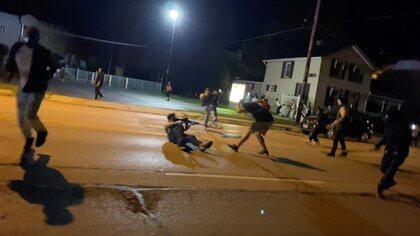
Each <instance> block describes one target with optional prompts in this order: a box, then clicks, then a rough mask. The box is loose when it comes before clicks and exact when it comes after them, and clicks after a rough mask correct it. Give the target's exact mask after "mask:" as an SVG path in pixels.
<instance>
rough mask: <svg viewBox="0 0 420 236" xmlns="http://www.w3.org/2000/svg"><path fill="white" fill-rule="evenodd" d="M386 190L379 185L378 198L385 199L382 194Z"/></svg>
mask: <svg viewBox="0 0 420 236" xmlns="http://www.w3.org/2000/svg"><path fill="white" fill-rule="evenodd" d="M384 190H385V189H384V188H383V187H382V185H380V184H378V188H377V191H378V197H379V198H381V199H383V198H384V195H383V194H382V192H383V191H384Z"/></svg>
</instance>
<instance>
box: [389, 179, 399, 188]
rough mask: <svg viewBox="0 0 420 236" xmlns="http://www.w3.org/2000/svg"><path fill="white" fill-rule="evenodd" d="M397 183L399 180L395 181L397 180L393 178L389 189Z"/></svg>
mask: <svg viewBox="0 0 420 236" xmlns="http://www.w3.org/2000/svg"><path fill="white" fill-rule="evenodd" d="M395 185H397V182H395V180H392V182H391V183H390V184H389V187H388V189H390V188H391V187H393V186H395Z"/></svg>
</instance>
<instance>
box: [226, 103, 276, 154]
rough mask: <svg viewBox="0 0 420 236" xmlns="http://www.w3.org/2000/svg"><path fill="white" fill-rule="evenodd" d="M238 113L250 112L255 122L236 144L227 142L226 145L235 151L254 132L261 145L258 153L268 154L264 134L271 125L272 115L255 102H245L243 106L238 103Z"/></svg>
mask: <svg viewBox="0 0 420 236" xmlns="http://www.w3.org/2000/svg"><path fill="white" fill-rule="evenodd" d="M237 111H238V113H245V112H248V113H251V114H252V116H253V117H254V119H255V122H254V123H252V124H251V126H250V127H249V130H248V132H247V133H246V134H245V135H244V136H243V137H242V138H241V140H239V143H238V144H228V146H229V147H230V148H231V149H232V150H234V151H235V152H237V151H238V150H239V148H240V147H241V146H242V144H243V143H244V142H245V141H247V140H248V138H249V136H251V134H255V136H256V137H257V139H258V142H259V143H260V144H261V146H262V148H263V149H262V150H261V151H260V152H258V154H262V155H267V156H268V155H269V153H268V149H267V146H266V145H265V141H264V136H265V135H266V134H267V131H268V130H269V129H270V128H271V126H273V116H272V115H271V113H270V111H269V110H267V109H266V108H264V107H263V106H261V105H260V104H258V103H256V102H251V103H245V104H244V105H243V107H240V106H239V105H238V110H237Z"/></svg>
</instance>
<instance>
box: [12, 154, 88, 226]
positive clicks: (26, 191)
mask: <svg viewBox="0 0 420 236" xmlns="http://www.w3.org/2000/svg"><path fill="white" fill-rule="evenodd" d="M49 160H50V159H49V156H48V155H39V158H38V159H37V160H34V153H33V152H32V153H24V154H22V156H21V163H20V166H21V167H22V169H23V170H24V171H25V174H24V177H23V181H22V180H12V181H10V182H9V184H8V186H9V188H10V189H11V190H12V191H15V192H17V193H19V195H20V196H21V197H22V198H23V199H25V200H26V201H27V202H29V203H32V204H41V205H43V206H44V214H45V216H46V219H45V222H46V223H47V224H49V225H65V224H68V223H70V222H72V221H73V215H72V214H71V212H70V211H69V210H68V209H67V207H68V206H71V205H77V204H81V203H82V202H83V199H84V189H83V188H82V187H81V186H80V185H77V184H71V183H68V182H67V180H66V179H65V178H64V176H63V174H61V173H60V172H59V171H58V170H56V169H53V168H50V167H48V166H47V164H48V161H49Z"/></svg>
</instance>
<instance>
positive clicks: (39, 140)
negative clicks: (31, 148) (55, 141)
mask: <svg viewBox="0 0 420 236" xmlns="http://www.w3.org/2000/svg"><path fill="white" fill-rule="evenodd" d="M47 136H48V132H47V131H39V132H38V135H37V136H36V143H35V147H41V146H42V145H44V143H45V141H46V140H47Z"/></svg>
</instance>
